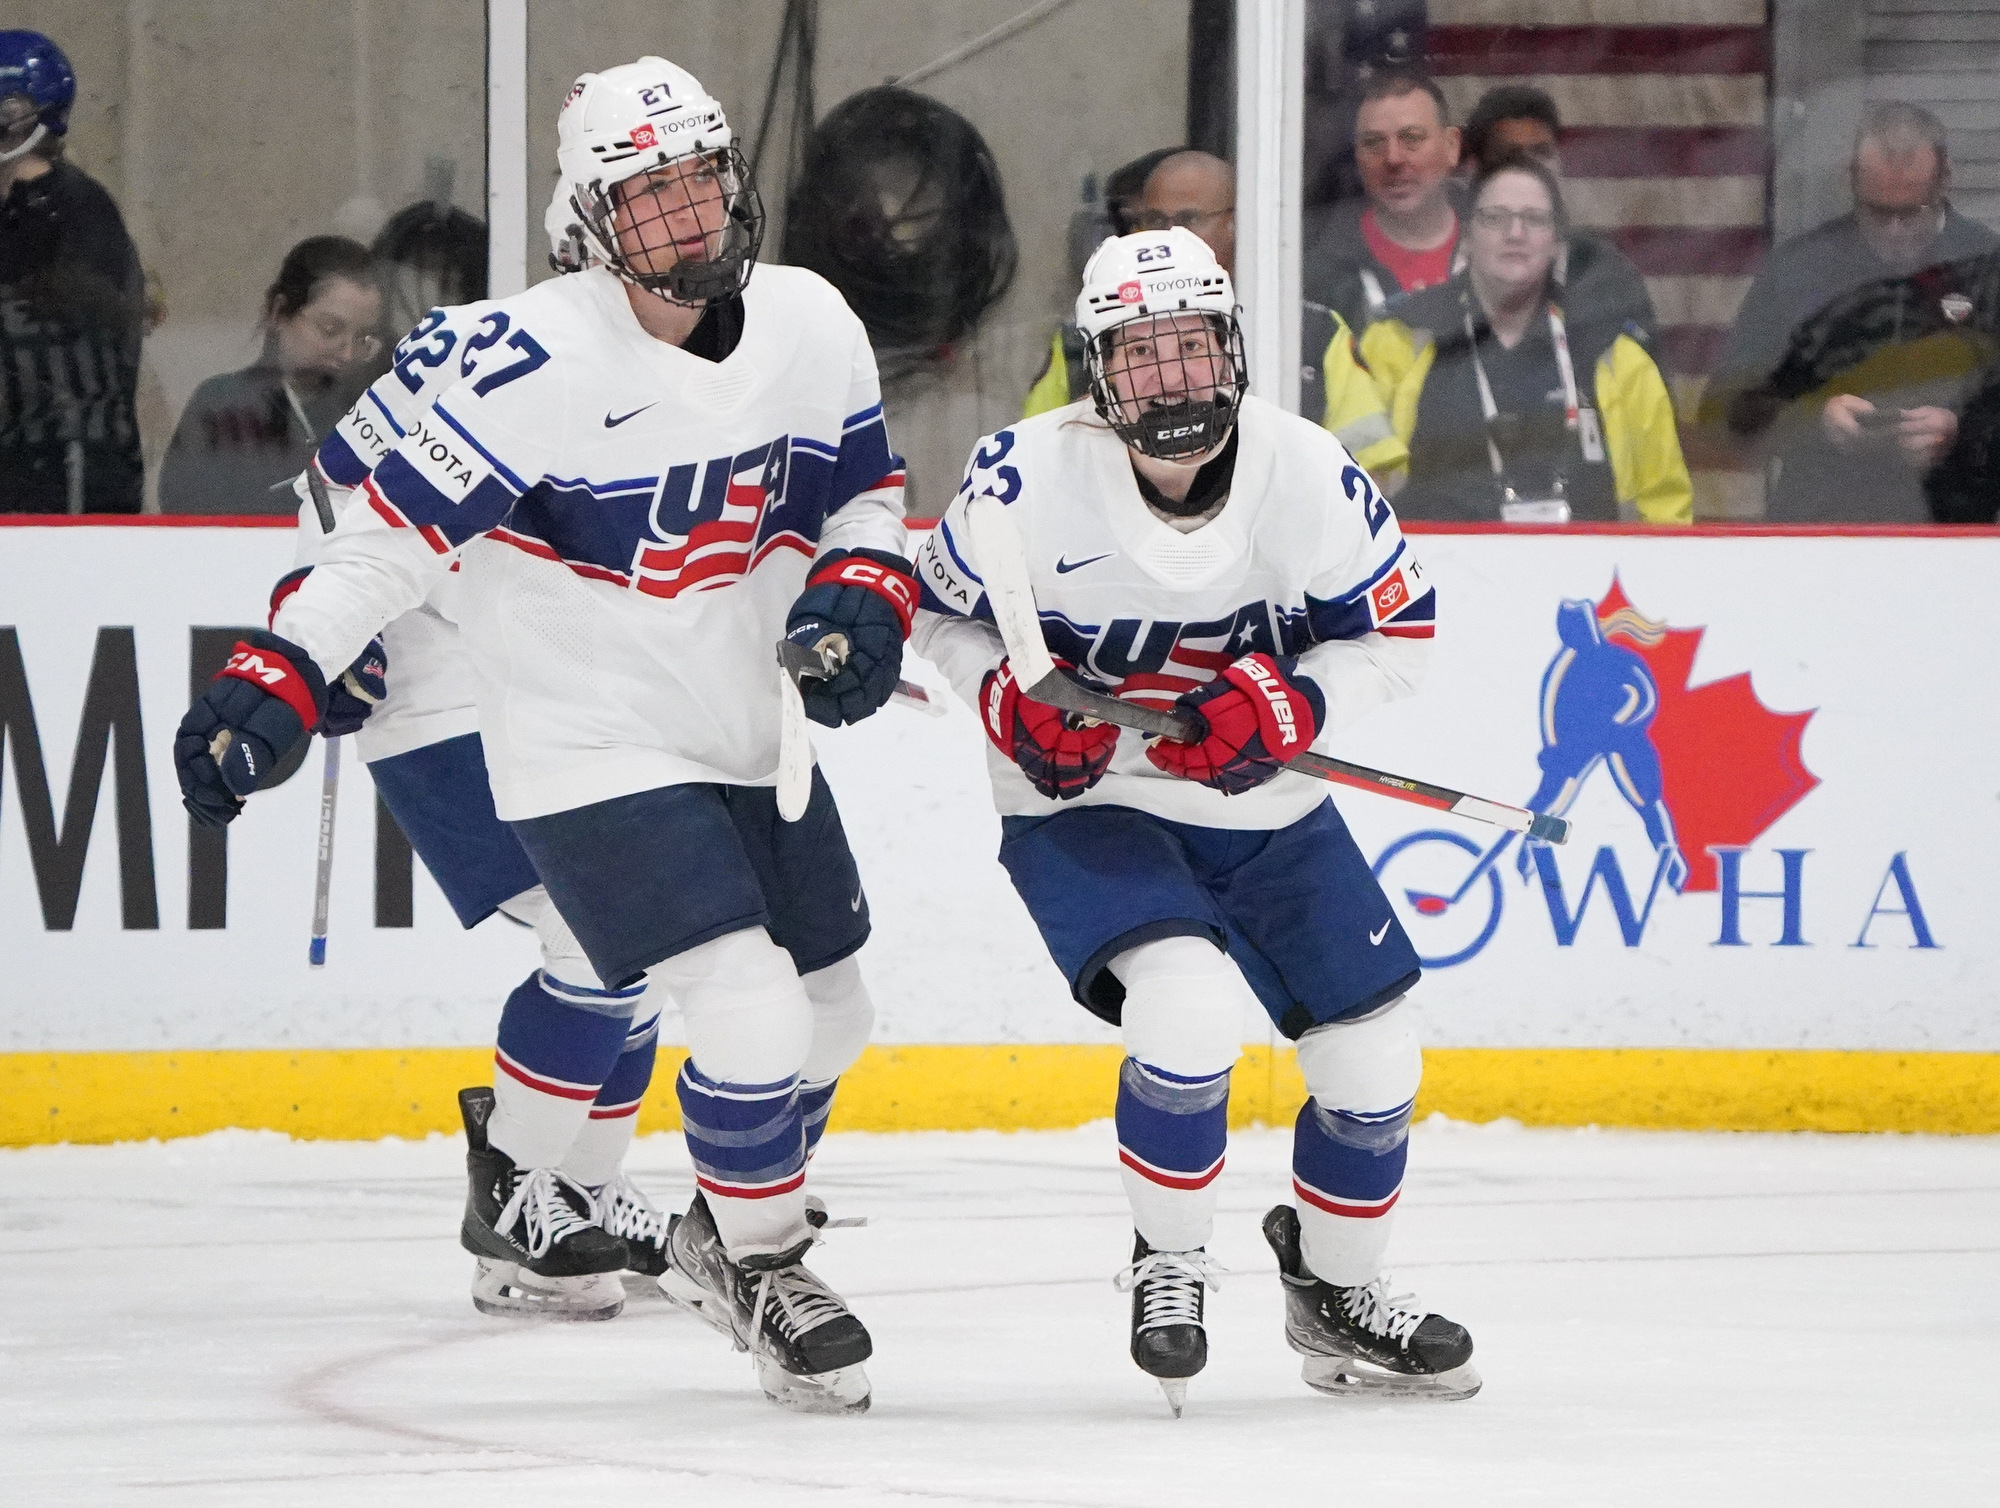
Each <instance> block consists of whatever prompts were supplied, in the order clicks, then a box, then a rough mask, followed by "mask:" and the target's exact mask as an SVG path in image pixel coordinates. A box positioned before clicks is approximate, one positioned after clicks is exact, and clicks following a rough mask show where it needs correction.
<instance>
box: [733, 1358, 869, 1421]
mask: <svg viewBox="0 0 2000 1508" xmlns="http://www.w3.org/2000/svg"><path fill="white" fill-rule="evenodd" d="M757 1385H758V1386H759V1387H761V1388H762V1389H763V1390H764V1396H765V1397H766V1398H768V1399H770V1400H771V1401H772V1402H773V1403H775V1404H777V1405H778V1407H780V1408H787V1409H790V1410H792V1412H793V1413H796V1414H865V1413H867V1412H868V1405H869V1403H870V1402H871V1401H872V1398H873V1395H872V1393H871V1392H870V1390H869V1386H868V1373H867V1371H866V1370H865V1369H863V1368H862V1367H859V1366H852V1367H839V1368H836V1369H835V1370H834V1371H831V1372H820V1373H817V1374H815V1375H812V1376H801V1375H799V1374H797V1373H793V1372H787V1371H786V1370H785V1369H784V1368H783V1367H781V1366H779V1365H777V1364H776V1363H775V1362H772V1361H767V1360H765V1359H764V1358H762V1357H759V1358H758V1359H757Z"/></svg>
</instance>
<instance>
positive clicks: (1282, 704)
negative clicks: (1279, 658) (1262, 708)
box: [1230, 655, 1299, 744]
mask: <svg viewBox="0 0 2000 1508" xmlns="http://www.w3.org/2000/svg"><path fill="white" fill-rule="evenodd" d="M1230 668H1231V669H1232V670H1240V671H1242V672H1243V673H1244V674H1245V675H1247V676H1249V677H1250V679H1251V680H1252V681H1254V682H1255V683H1256V685H1257V689H1258V690H1259V691H1261V692H1263V693H1264V700H1265V701H1267V702H1269V703H1270V704H1271V716H1272V717H1274V718H1276V719H1277V721H1278V733H1279V736H1280V741H1281V742H1283V743H1287V744H1295V743H1297V742H1298V741H1299V730H1298V725H1297V724H1296V723H1295V722H1294V721H1293V718H1292V699H1291V697H1290V696H1288V695H1287V694H1286V692H1285V683H1284V682H1283V681H1281V680H1279V679H1278V678H1277V677H1276V676H1274V675H1272V674H1271V672H1270V671H1268V670H1266V669H1265V668H1264V667H1263V666H1262V665H1260V664H1258V663H1257V660H1256V657H1255V656H1253V655H1245V656H1244V657H1243V658H1242V659H1240V660H1238V661H1237V662H1236V663H1235V664H1234V665H1233V666H1231V667H1230Z"/></svg>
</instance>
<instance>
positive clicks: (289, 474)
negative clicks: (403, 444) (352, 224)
mask: <svg viewBox="0 0 2000 1508" xmlns="http://www.w3.org/2000/svg"><path fill="white" fill-rule="evenodd" d="M381 321H382V295H381V292H380V291H379V289H378V288H377V287H376V283H375V264H374V260H373V259H372V258H371V257H370V256H369V255H368V249H367V248H366V247H365V246H362V245H361V244H360V243H359V242H357V241H350V240H348V239H347V238H346V237H345V236H313V237H311V238H309V239H307V240H304V241H301V242H299V244H298V245H296V246H294V247H293V248H292V249H291V251H290V252H288V253H287V254H286V256H285V261H284V265H283V266H282V267H280V268H279V269H278V280H277V281H276V282H274V283H273V284H272V285H271V287H270V289H269V290H268V291H267V292H266V293H265V295H264V317H263V321H262V325H261V328H262V330H263V332H264V350H263V354H262V355H260V356H259V357H258V358H257V360H256V361H255V362H254V363H252V364H251V365H250V366H247V367H245V368H244V369H243V370H242V371H240V372H231V373H228V374H227V375H225V376H220V377H211V378H209V379H208V381H206V382H204V383H203V384H202V385H201V386H200V387H198V388H196V389H195V390H194V396H193V397H192V398H190V399H189V400H188V405H187V408H186V410H185V411H183V413H182V414H181V422H180V424H179V426H178V427H177V428H176V429H175V430H174V439H173V443H172V444H171V445H169V446H168V447H167V459H166V463H165V465H164V466H163V468H162V469H161V472H160V511H161V512H162V513H283V514H289V513H292V512H294V511H295V510H296V509H297V508H298V499H297V498H296V497H295V496H293V494H292V491H291V488H290V487H289V485H287V484H288V483H290V481H291V479H292V478H293V477H295V476H297V475H298V474H299V473H300V472H301V471H303V470H304V469H305V465H306V462H307V461H308V460H310V459H311V458H312V453H313V451H314V449H315V448H316V447H317V446H318V444H319V442H320V440H321V439H322V438H323V437H324V436H325V435H326V433H327V431H328V430H330V429H332V428H333V426H334V424H335V423H336V422H337V421H338V420H339V418H340V416H341V414H342V413H344V412H345V411H346V409H347V406H348V404H349V403H351V402H352V401H353V400H354V399H355V398H356V397H357V396H359V394H360V390H361V388H362V387H363V386H365V380H364V378H365V363H366V362H367V361H369V360H370V359H371V358H373V357H374V356H375V355H376V353H377V352H378V351H379V350H380V348H381V337H380V336H379V335H378V334H377V333H376V331H377V330H378V329H379V328H380V325H381Z"/></svg>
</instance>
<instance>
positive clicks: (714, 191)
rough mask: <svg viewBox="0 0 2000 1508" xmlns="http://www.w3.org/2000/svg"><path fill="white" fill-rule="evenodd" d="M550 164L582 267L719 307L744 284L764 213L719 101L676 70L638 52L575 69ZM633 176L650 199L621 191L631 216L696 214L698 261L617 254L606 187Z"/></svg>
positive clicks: (614, 199) (675, 299) (610, 189)
mask: <svg viewBox="0 0 2000 1508" xmlns="http://www.w3.org/2000/svg"><path fill="white" fill-rule="evenodd" d="M556 164H557V166H558V168H559V169H560V170H561V173H562V188H563V190H564V191H565V192H566V195H567V198H568V200H569V208H570V210H571V211H572V212H573V213H574V217H575V222H576V224H577V225H578V226H579V227H580V229H581V232H582V236H583V240H584V242H585V243H586V244H587V246H588V248H589V253H590V260H592V261H600V262H603V263H604V264H605V265H606V266H608V267H609V268H611V270H612V271H614V272H616V273H617V274H618V275H619V276H620V277H622V278H624V279H625V280H626V281H627V282H630V283H636V284H638V285H639V286H640V287H642V288H644V289H646V290H647V291H648V292H651V293H656V294H658V295H659V296H660V297H662V298H664V299H667V300H669V301H670V302H672V303H676V304H687V305H693V306H700V305H705V304H713V303H720V302H723V301H726V300H728V299H731V298H734V297H735V296H736V295H737V294H738V293H741V292H742V291H743V287H744V285H745V284H746V283H748V282H749V281H750V270H751V268H752V267H753V266H755V264H756V261H757V251H758V248H759V247H760V246H761V245H762V244H763V239H764V207H763V204H762V202H761V201H760V200H759V199H758V197H757V190H756V188H755V187H754V186H753V185H752V184H751V182H750V169H749V166H748V164H747V163H745V162H744V160H743V153H742V152H741V151H740V150H739V149H738V148H737V146H736V142H735V138H734V136H733V135H732V134H731V132H730V129H729V121H728V120H727V118H726V117H725V116H724V115H723V113H722V106H721V105H720V104H719V103H717V102H716V100H715V99H713V98H712V97H711V96H710V95H709V92H708V91H707V90H706V89H704V88H703V87H702V85H701V81H700V80H699V79H697V78H696V77H695V76H694V75H693V74H691V73H689V72H688V71H687V70H686V69H685V68H681V67H678V66H676V65H675V64H673V63H669V62H668V61H667V60H666V59H665V58H656V57H645V58H641V59H639V61H638V62H636V63H622V64H620V65H619V66H618V67H616V68H607V69H605V70H604V72H602V73H586V74H584V75H583V76H582V77H581V78H579V79H578V80H577V81H576V83H575V84H574V85H572V86H571V88H570V91H569V97H568V98H567V99H566V100H564V101H563V107H562V114H561V115H560V116H558V117H557V120H556ZM642 175H648V176H650V177H651V178H652V180H653V188H654V192H653V193H652V194H650V195H644V194H640V193H629V194H628V198H629V200H630V204H629V205H628V214H629V216H630V217H631V220H632V221H633V222H636V223H638V224H641V225H643V223H644V222H646V221H647V220H648V219H650V218H654V217H659V218H668V217H672V216H674V215H676V214H679V215H681V216H686V215H687V214H689V213H693V214H696V215H698V216H699V217H700V218H701V222H702V224H703V226H704V228H705V229H706V230H707V236H706V241H707V244H706V246H705V248H704V250H703V253H702V254H700V255H695V256H689V255H686V254H682V255H681V256H679V257H678V258H677V259H676V260H675V261H674V263H673V265H672V266H671V267H668V268H667V269H666V270H664V271H659V270H655V269H654V268H652V267H642V266H639V265H636V264H635V256H628V255H626V254H625V252H623V251H622V250H621V249H620V247H619V244H618V231H617V229H616V225H615V221H616V218H617V215H618V209H619V203H618V200H619V195H618V194H617V192H616V191H617V189H618V186H619V185H620V184H621V183H624V182H626V181H627V180H628V179H632V178H637V177H640V176H642ZM554 208H555V206H553V205H552V206H551V210H553V209H554ZM549 218H550V219H551V220H553V219H554V218H556V217H555V216H554V215H553V214H552V215H551V216H550V217H549ZM656 239H657V238H656ZM552 249H553V248H552ZM658 254H659V253H658V252H654V253H651V254H650V255H648V254H635V255H636V258H637V260H643V261H650V260H651V258H652V257H653V256H657V255H658Z"/></svg>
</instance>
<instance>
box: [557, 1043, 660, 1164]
mask: <svg viewBox="0 0 2000 1508" xmlns="http://www.w3.org/2000/svg"><path fill="white" fill-rule="evenodd" d="M659 1045H660V1012H659V1009H658V1007H652V1008H650V1009H649V1008H648V1007H646V1006H644V1005H642V1006H641V1007H640V1009H639V1019H637V1020H635V1021H634V1022H633V1023H632V1026H631V1029H630V1030H628V1031H627V1032H626V1033H625V1048H624V1050H623V1051H622V1052H620V1053H619V1054H618V1062H617V1063H616V1065H614V1066H613V1068H612V1070H611V1077H609V1078H608V1079H606V1080H605V1081H604V1087H603V1088H602V1089H600V1090H598V1091H597V1099H596V1101H595V1102H594V1103H593V1104H592V1105H591V1107H590V1117H589V1119H587V1120H586V1121H584V1123H583V1125H582V1126H580V1127H579V1128H578V1129H577V1133H576V1139H575V1140H574V1141H572V1142H571V1143H570V1144H569V1151H568V1152H566V1153H564V1154H563V1160H562V1170H563V1171H564V1172H565V1173H567V1174H569V1176H570V1177H571V1178H574V1179H575V1180H576V1181H577V1182H578V1183H580V1184H582V1185H583V1186H584V1187H585V1188H589V1189H594V1188H597V1187H599V1186H600V1185H603V1184H606V1183H609V1182H610V1181H611V1180H612V1179H613V1178H615V1177H616V1176H617V1174H618V1169H619V1167H620V1165H621V1164H623V1162H624V1161H625V1149H626V1148H627V1147H629V1146H631V1145H632V1133H633V1131H634V1130H635V1129H637V1127H638V1124H639V1106H640V1103H641V1102H642V1101H644V1099H645V1098H646V1087H647V1086H648V1085H649V1084H651V1083H652V1082H653V1058H654V1056H655V1054H656V1053H657V1052H658V1050H659Z"/></svg>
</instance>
